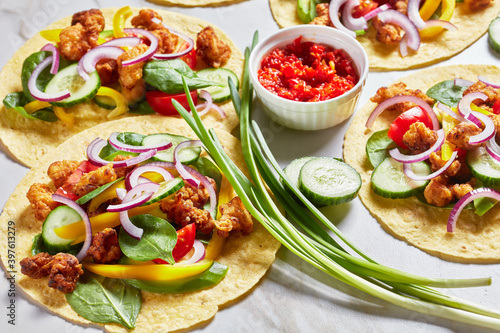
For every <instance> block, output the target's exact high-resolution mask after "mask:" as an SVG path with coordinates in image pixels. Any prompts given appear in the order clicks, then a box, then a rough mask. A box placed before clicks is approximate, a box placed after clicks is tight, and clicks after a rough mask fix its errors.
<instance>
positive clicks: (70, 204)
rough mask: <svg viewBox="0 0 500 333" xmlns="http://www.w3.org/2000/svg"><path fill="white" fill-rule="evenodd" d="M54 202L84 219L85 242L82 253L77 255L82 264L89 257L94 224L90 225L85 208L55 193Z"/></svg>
mask: <svg viewBox="0 0 500 333" xmlns="http://www.w3.org/2000/svg"><path fill="white" fill-rule="evenodd" d="M52 200H54V201H55V202H60V203H62V204H63V205H66V206H68V207H69V208H71V209H73V210H74V211H75V212H77V213H78V214H79V215H80V216H81V218H82V221H83V224H84V225H85V242H84V243H83V246H82V248H81V250H80V252H78V254H77V255H76V258H77V259H78V261H80V262H82V260H83V258H85V256H86V255H87V251H88V250H89V248H90V244H91V243H92V224H90V219H89V216H88V215H87V213H85V211H84V210H83V208H82V207H80V206H79V205H78V204H77V203H76V202H74V201H73V200H71V199H68V198H66V197H64V196H62V195H59V194H55V193H54V194H52Z"/></svg>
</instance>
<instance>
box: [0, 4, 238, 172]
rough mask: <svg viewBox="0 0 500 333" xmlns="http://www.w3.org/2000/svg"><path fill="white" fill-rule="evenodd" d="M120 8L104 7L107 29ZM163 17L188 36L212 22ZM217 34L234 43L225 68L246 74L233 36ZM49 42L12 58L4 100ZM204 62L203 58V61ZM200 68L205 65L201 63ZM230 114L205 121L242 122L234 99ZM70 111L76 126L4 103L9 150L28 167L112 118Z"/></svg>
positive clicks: (1, 131)
mask: <svg viewBox="0 0 500 333" xmlns="http://www.w3.org/2000/svg"><path fill="white" fill-rule="evenodd" d="M116 10H117V8H107V9H102V12H103V15H104V18H105V19H106V29H111V28H112V19H113V15H114V13H115V11H116ZM132 11H133V12H134V15H136V14H137V13H138V12H139V9H138V8H133V9H132ZM157 12H158V13H159V14H160V15H161V16H162V17H163V20H164V21H165V22H166V23H167V24H168V25H169V26H171V27H172V28H174V29H178V30H179V31H182V32H184V33H186V34H187V35H189V36H191V37H193V38H196V35H197V33H198V32H199V31H200V30H201V29H203V28H204V27H206V26H207V25H211V24H209V23H208V22H206V21H203V20H201V19H198V18H196V17H192V16H186V15H182V14H178V13H173V12H168V11H163V10H157ZM70 23H71V16H70V17H66V18H64V19H61V20H59V21H57V22H55V23H53V24H51V25H50V26H48V27H47V29H61V28H65V27H67V26H69V25H70ZM214 29H215V31H216V33H217V35H218V36H219V37H220V38H221V39H222V40H224V42H225V43H227V44H228V45H230V46H231V49H232V55H231V59H230V60H229V61H228V63H227V64H225V66H224V67H226V68H229V69H231V70H232V71H233V72H235V73H236V75H238V77H241V75H242V73H243V55H242V53H241V51H240V50H239V49H238V48H237V47H236V45H235V44H234V43H233V42H232V41H231V40H230V39H229V37H228V36H227V35H226V34H225V33H224V32H223V31H222V30H220V29H218V28H217V27H214ZM45 44H47V41H46V40H45V39H44V38H42V37H41V36H40V34H37V35H36V36H34V37H32V38H31V39H30V40H28V41H27V42H26V44H24V45H23V46H22V47H21V48H20V49H19V50H18V51H17V52H16V53H15V54H14V56H13V57H12V59H11V60H9V62H7V64H6V65H5V67H4V68H3V69H2V71H1V72H0V81H1V82H2V86H1V87H0V98H1V99H3V98H4V97H5V96H6V95H7V94H9V93H12V92H15V91H22V86H21V69H22V65H23V61H24V59H26V58H27V57H28V56H29V55H30V54H32V53H33V52H36V51H38V50H40V49H41V48H42V47H43V46H44V45H45ZM199 62H201V60H200V61H199ZM199 67H202V66H201V65H200V66H199ZM222 108H223V109H224V110H225V112H226V114H227V117H226V118H225V119H223V120H221V118H220V116H219V115H218V114H217V113H216V112H209V113H208V114H207V115H205V116H203V121H204V122H206V123H207V124H208V126H209V127H215V128H221V129H225V130H227V131H231V130H232V129H233V128H234V127H236V126H237V125H238V123H239V119H238V116H237V115H236V112H235V111H234V108H233V105H232V103H231V102H226V103H224V104H223V105H222ZM68 112H70V113H72V114H74V116H75V126H74V127H72V128H69V127H68V126H67V125H66V124H64V123H63V122H61V121H57V122H55V123H47V122H44V121H41V120H30V119H27V118H24V117H23V116H21V115H20V114H18V113H17V112H15V111H12V110H7V109H6V108H5V107H4V106H3V105H2V106H1V109H0V139H1V140H2V142H3V144H4V145H5V146H6V148H7V149H8V150H10V152H11V153H12V154H13V155H14V156H15V157H16V158H17V159H18V160H19V162H21V163H22V164H25V165H26V166H29V167H33V166H37V165H38V164H39V163H40V161H41V160H42V159H43V157H44V156H45V155H47V154H49V152H50V151H51V150H52V149H54V148H55V147H57V146H58V145H59V144H60V143H62V142H63V141H64V140H66V139H68V138H69V137H71V136H72V135H74V134H76V133H79V132H81V131H83V130H85V129H87V128H91V127H93V126H95V125H98V124H100V123H103V122H107V121H109V120H110V119H108V118H107V115H108V114H109V112H110V111H109V110H105V109H103V108H100V107H98V106H97V105H95V103H85V104H80V105H77V106H75V107H72V108H70V109H68ZM131 115H132V114H130V113H127V114H124V115H123V116H120V117H117V118H125V117H130V116H131ZM149 117H150V120H151V121H152V122H157V121H159V120H160V119H161V118H162V117H163V116H160V115H150V116H149Z"/></svg>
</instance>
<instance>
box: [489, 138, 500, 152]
mask: <svg viewBox="0 0 500 333" xmlns="http://www.w3.org/2000/svg"><path fill="white" fill-rule="evenodd" d="M488 142H489V145H490V147H491V148H492V149H493V150H494V151H496V152H497V153H498V154H500V146H499V145H498V143H497V141H496V138H495V137H492V138H491V139H490V140H489V141H488ZM488 142H487V143H486V144H488Z"/></svg>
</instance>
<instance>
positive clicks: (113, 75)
mask: <svg viewBox="0 0 500 333" xmlns="http://www.w3.org/2000/svg"><path fill="white" fill-rule="evenodd" d="M95 69H96V70H97V73H98V74H99V77H100V78H101V85H103V86H110V85H113V84H115V83H116V82H118V64H117V63H116V60H115V59H102V60H100V61H99V62H98V63H97V64H96V66H95Z"/></svg>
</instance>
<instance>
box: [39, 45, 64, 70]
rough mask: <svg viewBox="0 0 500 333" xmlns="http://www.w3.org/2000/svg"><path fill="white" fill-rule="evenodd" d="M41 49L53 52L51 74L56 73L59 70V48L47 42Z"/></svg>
mask: <svg viewBox="0 0 500 333" xmlns="http://www.w3.org/2000/svg"><path fill="white" fill-rule="evenodd" d="M40 51H49V52H52V59H54V60H53V61H52V67H51V68H50V74H53V75H56V74H57V72H58V71H59V59H60V57H59V49H58V48H57V47H55V45H53V44H50V43H48V44H46V45H45V46H44V47H42V49H41V50H40Z"/></svg>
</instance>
